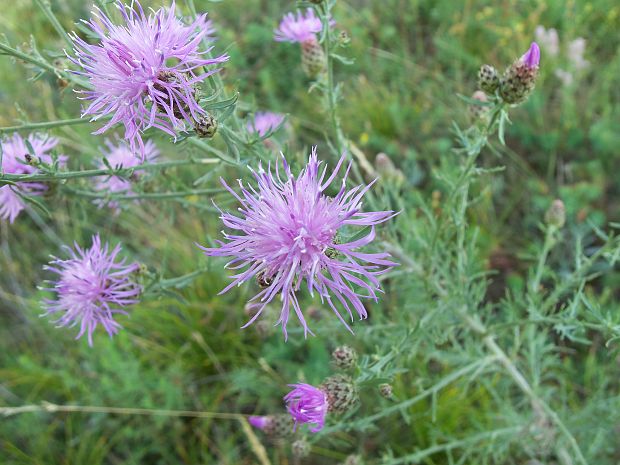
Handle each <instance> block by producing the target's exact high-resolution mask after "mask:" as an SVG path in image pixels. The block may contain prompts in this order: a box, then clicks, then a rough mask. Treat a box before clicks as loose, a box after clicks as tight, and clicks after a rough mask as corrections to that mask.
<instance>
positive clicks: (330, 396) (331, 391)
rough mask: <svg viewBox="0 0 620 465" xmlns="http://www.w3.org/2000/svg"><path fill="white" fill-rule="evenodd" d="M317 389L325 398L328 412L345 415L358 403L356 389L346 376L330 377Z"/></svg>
mask: <svg viewBox="0 0 620 465" xmlns="http://www.w3.org/2000/svg"><path fill="white" fill-rule="evenodd" d="M319 389H321V391H323V392H324V393H325V395H326V396H327V411H328V412H333V413H336V414H338V413H345V412H348V411H349V410H351V409H352V408H353V407H354V406H355V405H356V404H357V403H358V402H359V396H358V394H357V388H356V387H355V384H354V383H353V380H352V379H351V378H350V377H349V376H347V375H334V376H330V377H329V378H327V379H326V380H325V381H323V384H321V386H320V387H319Z"/></svg>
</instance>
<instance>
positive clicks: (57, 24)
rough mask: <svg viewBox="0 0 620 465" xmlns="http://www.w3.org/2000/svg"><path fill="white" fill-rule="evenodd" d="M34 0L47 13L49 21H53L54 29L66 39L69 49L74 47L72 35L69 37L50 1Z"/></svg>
mask: <svg viewBox="0 0 620 465" xmlns="http://www.w3.org/2000/svg"><path fill="white" fill-rule="evenodd" d="M34 1H35V3H36V4H37V5H38V6H39V8H41V11H43V14H45V16H46V17H47V19H48V20H49V22H50V23H52V26H53V27H54V29H56V32H57V33H58V35H59V36H60V37H62V38H63V39H64V41H65V42H66V43H67V45H68V46H69V50H71V48H73V41H72V40H71V37H69V34H67V31H65V28H64V27H62V25H61V24H60V22H59V21H58V18H57V17H56V15H55V14H54V12H53V11H52V8H51V5H50V4H49V1H48V0H34Z"/></svg>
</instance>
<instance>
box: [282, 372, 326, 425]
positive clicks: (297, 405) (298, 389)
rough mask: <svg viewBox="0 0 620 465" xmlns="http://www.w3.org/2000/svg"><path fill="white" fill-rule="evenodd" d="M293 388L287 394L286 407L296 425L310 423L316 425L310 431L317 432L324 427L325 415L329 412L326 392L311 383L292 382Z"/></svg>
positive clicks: (285, 397)
mask: <svg viewBox="0 0 620 465" xmlns="http://www.w3.org/2000/svg"><path fill="white" fill-rule="evenodd" d="M289 386H290V387H292V388H293V390H292V391H291V392H289V393H288V394H287V395H286V396H284V402H286V408H287V410H288V412H289V413H290V414H291V416H292V417H293V420H295V426H297V424H298V423H309V424H310V425H314V427H311V428H310V431H312V432H313V433H316V432H317V431H320V430H321V429H323V426H324V425H325V415H326V414H327V409H328V404H327V395H326V394H325V392H323V391H322V390H320V389H319V388H316V387H314V386H311V385H310V384H302V383H300V384H290V385H289Z"/></svg>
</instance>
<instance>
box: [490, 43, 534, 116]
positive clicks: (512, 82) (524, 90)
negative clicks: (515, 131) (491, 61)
mask: <svg viewBox="0 0 620 465" xmlns="http://www.w3.org/2000/svg"><path fill="white" fill-rule="evenodd" d="M539 63H540V49H539V48H538V45H537V44H536V42H532V45H531V46H530V48H529V50H528V51H527V52H526V53H525V54H524V55H523V56H522V57H521V58H519V59H518V60H516V61H515V62H514V63H513V64H512V65H511V66H510V67H508V69H506V71H505V72H504V75H503V76H502V79H501V81H500V95H501V97H502V99H503V100H504V102H506V103H510V104H513V105H514V104H517V103H521V102H524V101H525V100H526V99H527V98H528V97H529V95H530V94H531V93H532V90H534V86H535V84H536V78H537V76H538V64H539Z"/></svg>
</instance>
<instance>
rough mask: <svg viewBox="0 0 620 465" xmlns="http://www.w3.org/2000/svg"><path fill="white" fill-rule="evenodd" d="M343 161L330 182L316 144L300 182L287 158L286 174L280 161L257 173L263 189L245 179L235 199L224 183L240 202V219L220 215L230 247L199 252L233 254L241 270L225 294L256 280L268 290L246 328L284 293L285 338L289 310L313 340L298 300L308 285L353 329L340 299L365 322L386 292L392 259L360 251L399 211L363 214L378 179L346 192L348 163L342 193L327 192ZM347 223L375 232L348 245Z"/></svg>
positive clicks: (256, 302)
mask: <svg viewBox="0 0 620 465" xmlns="http://www.w3.org/2000/svg"><path fill="white" fill-rule="evenodd" d="M343 162H344V156H343V157H342V158H341V159H340V160H339V161H338V164H337V165H336V168H335V170H334V171H333V173H332V174H331V176H329V177H328V178H327V179H326V170H327V168H326V167H323V169H321V162H319V161H318V159H317V153H316V147H314V148H313V149H312V154H311V155H310V160H309V162H308V164H307V165H306V167H305V168H304V169H303V170H302V171H301V172H300V173H299V175H298V176H297V177H294V176H293V174H292V173H291V169H290V167H289V165H288V164H287V163H286V160H285V159H284V157H283V158H282V166H283V167H284V173H282V172H281V170H280V169H279V167H278V166H279V163H277V164H276V169H275V175H274V173H273V172H272V170H271V164H270V165H269V167H268V169H267V171H265V170H264V169H263V167H262V166H261V165H259V168H258V172H255V171H254V170H252V173H253V175H254V178H255V180H256V182H257V184H258V188H257V189H255V188H253V187H248V188H245V187H244V186H243V183H242V182H241V181H239V186H240V188H241V194H237V193H236V192H235V191H234V190H233V189H232V188H230V187H229V186H228V185H227V184H226V182H224V181H223V180H222V184H223V185H224V187H225V188H226V189H227V190H228V191H229V192H230V193H231V194H232V195H233V196H235V198H236V199H237V200H238V201H239V202H240V203H241V207H240V208H239V211H240V212H241V215H240V216H235V215H233V214H232V213H228V212H221V216H220V218H221V219H222V221H223V223H224V225H225V226H226V227H228V228H230V229H232V230H234V231H235V232H234V233H230V234H229V233H224V237H225V239H227V241H228V242H226V243H225V242H222V241H218V244H219V247H217V248H207V247H201V248H202V249H203V250H204V251H205V253H206V254H207V255H210V256H222V257H231V258H232V260H231V261H230V262H228V264H227V267H228V268H231V269H234V270H240V271H239V272H238V273H237V274H235V275H233V277H232V278H233V282H232V283H231V284H230V285H228V286H227V287H226V288H225V289H224V290H222V292H221V293H224V292H226V291H228V290H230V289H231V288H232V287H234V286H238V285H241V284H242V283H244V282H246V281H248V280H250V279H256V281H257V282H258V284H259V286H261V287H262V288H263V289H262V290H261V291H260V292H259V293H258V294H257V295H256V296H254V297H253V298H252V299H251V300H250V303H253V304H254V306H255V309H256V312H255V314H254V316H253V317H252V318H251V319H250V320H249V322H248V323H246V325H245V326H244V327H246V326H248V325H249V324H251V323H252V322H253V321H254V320H256V318H258V317H259V316H260V314H261V313H262V311H263V310H264V309H265V307H266V306H267V305H268V304H269V302H271V301H272V300H273V299H275V298H276V296H278V295H279V296H280V299H281V301H282V307H281V311H280V318H279V320H278V321H277V323H279V324H281V325H282V330H283V332H284V337H285V338H286V337H287V331H286V326H287V323H288V320H289V316H290V312H291V307H292V309H293V311H294V312H295V315H296V316H297V318H298V319H299V321H300V322H301V325H302V326H303V328H304V335H307V333H308V332H309V329H308V326H307V324H306V319H305V318H304V314H303V312H302V310H301V306H300V304H299V301H298V298H297V294H298V292H299V290H300V289H301V287H302V285H303V283H304V281H305V286H304V287H307V289H308V291H309V292H310V294H311V295H313V294H314V293H315V292H316V293H318V295H319V297H320V298H321V301H323V302H327V304H328V305H329V306H330V307H331V309H332V310H333V311H334V312H335V313H336V315H337V316H338V318H340V321H341V322H342V323H343V324H344V325H345V326H346V327H347V329H349V330H350V328H349V326H348V325H347V323H346V322H345V321H344V319H343V318H342V316H341V315H340V312H339V310H338V308H337V307H336V302H339V303H340V305H341V306H342V307H343V308H344V309H345V310H346V311H347V313H348V314H349V317H350V318H351V320H352V319H353V312H354V311H355V312H356V313H357V315H358V316H359V317H360V318H362V319H363V318H366V317H367V312H366V309H365V308H364V305H363V303H362V299H373V300H375V301H376V300H377V293H378V292H381V290H380V284H379V280H378V276H379V275H381V274H383V273H385V272H386V271H387V270H388V269H389V268H390V267H392V266H394V265H396V264H395V263H394V262H392V261H390V260H388V258H389V256H390V255H389V254H388V253H386V252H380V253H367V252H360V251H358V250H357V249H359V248H360V247H363V246H365V245H367V244H370V243H371V242H372V241H373V240H374V238H375V229H374V226H375V225H377V224H379V223H382V222H384V221H386V220H388V219H389V218H391V217H392V216H394V213H393V212H392V211H381V212H367V213H365V212H363V211H362V197H363V196H364V194H365V193H366V192H367V191H368V189H370V187H371V186H372V184H373V183H374V181H373V183H371V184H370V185H367V186H361V185H360V186H356V187H354V188H352V189H347V188H346V185H345V181H346V177H347V175H348V172H349V169H350V167H351V165H350V164H349V167H348V168H347V170H346V173H345V175H344V178H343V179H342V181H341V182H340V183H339V184H340V186H339V191H338V193H337V194H336V196H334V197H331V196H329V195H327V193H326V191H327V188H328V187H329V186H330V185H331V184H332V182H333V181H334V180H335V179H336V177H337V175H338V172H339V171H340V168H341V166H342V165H343ZM349 226H353V227H355V226H361V227H369V228H370V230H369V232H368V234H367V235H366V236H365V237H363V238H361V239H357V240H353V241H351V242H343V237H342V233H343V232H344V231H343V228H345V227H349ZM244 268H245V269H244ZM242 269H244V270H242ZM354 287H357V288H359V289H361V291H360V290H355V289H354ZM333 297H335V302H334V300H333Z"/></svg>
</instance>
